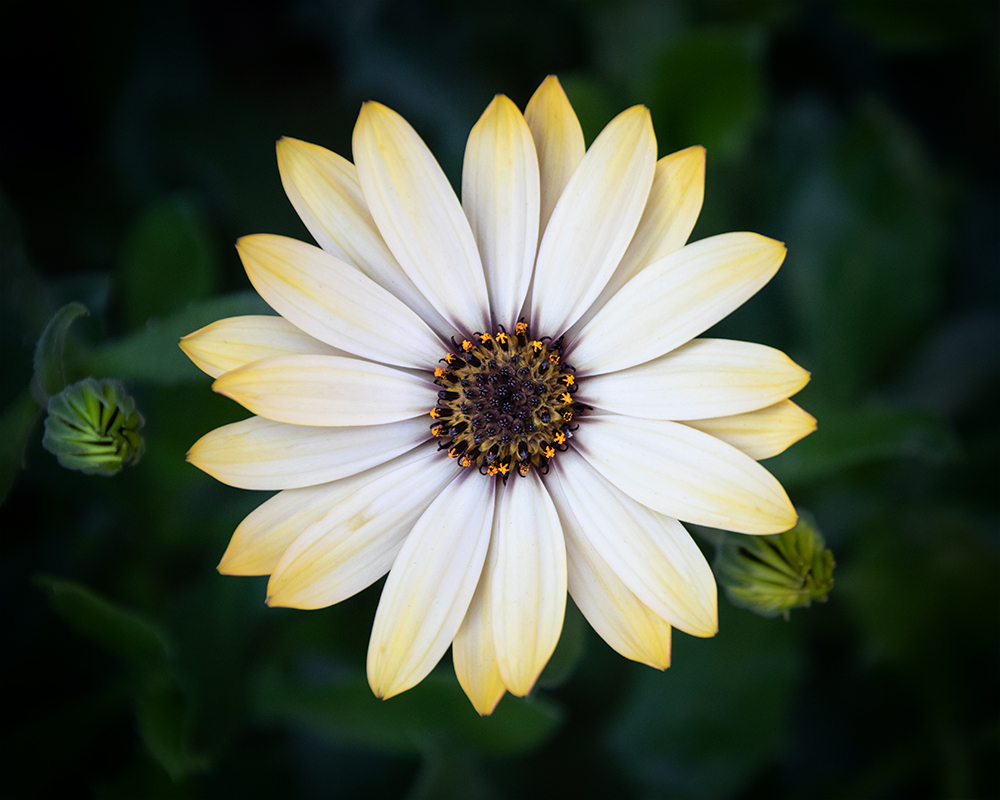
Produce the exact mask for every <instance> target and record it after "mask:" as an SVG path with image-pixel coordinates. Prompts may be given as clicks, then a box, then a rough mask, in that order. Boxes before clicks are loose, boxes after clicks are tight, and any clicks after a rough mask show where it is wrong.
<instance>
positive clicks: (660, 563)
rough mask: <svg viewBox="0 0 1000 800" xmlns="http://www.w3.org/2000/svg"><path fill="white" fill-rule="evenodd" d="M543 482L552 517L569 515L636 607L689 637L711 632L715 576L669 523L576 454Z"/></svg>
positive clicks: (676, 524) (561, 459) (688, 540)
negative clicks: (554, 506) (555, 508)
mask: <svg viewBox="0 0 1000 800" xmlns="http://www.w3.org/2000/svg"><path fill="white" fill-rule="evenodd" d="M555 467H556V468H555V470H554V471H553V472H552V473H551V479H550V480H549V483H550V484H551V485H553V487H557V488H553V490H552V497H553V499H554V500H556V501H557V502H558V503H559V504H560V513H561V514H562V515H563V516H564V517H568V516H569V513H570V512H572V514H573V516H574V517H575V519H576V520H577V522H578V528H577V529H576V533H577V534H578V536H579V537H580V538H584V539H586V541H587V542H588V543H589V544H590V545H591V546H592V547H593V548H594V550H595V551H596V552H597V554H598V555H599V556H600V557H601V558H602V559H603V560H604V561H605V562H607V564H608V566H609V567H610V568H611V569H612V570H613V571H614V573H615V574H616V575H617V576H618V577H619V578H620V579H621V581H622V583H624V584H625V586H627V587H628V589H629V590H630V591H631V592H632V593H633V594H635V596H636V597H637V598H638V599H639V601H640V602H642V603H643V604H644V605H646V606H648V607H649V608H650V609H651V610H652V611H653V612H654V613H655V614H657V615H658V616H660V617H663V619H665V620H666V621H667V622H669V623H670V624H671V625H673V626H674V627H676V628H679V629H680V630H682V631H684V632H685V633H690V634H691V635H692V636H714V635H715V632H716V630H717V628H718V616H717V614H718V612H717V607H716V595H717V592H716V588H715V578H714V577H713V576H712V570H711V568H710V567H709V566H708V562H707V561H706V560H705V557H704V556H703V555H702V553H701V550H699V549H698V546H697V545H696V544H695V543H694V540H693V539H692V538H691V536H690V535H689V534H688V532H687V531H686V530H684V526H683V525H681V524H680V523H679V522H678V521H677V520H676V519H673V518H672V517H667V516H665V515H663V514H657V513H656V512H655V511H652V510H650V509H649V508H647V507H646V506H644V505H642V504H641V503H637V502H636V501H635V500H633V499H632V498H630V497H628V496H627V495H625V494H623V493H622V492H620V491H619V490H618V489H616V488H615V487H614V486H612V485H611V483H609V482H608V481H607V480H605V479H604V478H603V477H601V476H600V475H599V474H598V473H597V472H596V471H595V470H594V469H593V468H592V467H591V466H589V465H588V464H587V463H586V462H585V461H584V460H583V459H582V458H580V456H579V455H578V454H577V453H574V452H572V451H569V452H567V453H564V454H562V455H561V456H560V457H559V459H558V460H557V461H556V464H555Z"/></svg>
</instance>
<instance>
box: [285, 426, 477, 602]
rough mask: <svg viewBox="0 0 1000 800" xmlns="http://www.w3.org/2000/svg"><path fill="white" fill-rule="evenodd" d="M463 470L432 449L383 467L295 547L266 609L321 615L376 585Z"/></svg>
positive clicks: (327, 515)
mask: <svg viewBox="0 0 1000 800" xmlns="http://www.w3.org/2000/svg"><path fill="white" fill-rule="evenodd" d="M458 469H459V468H458V467H457V466H456V464H455V462H454V461H452V460H451V459H449V458H445V457H443V456H442V454H441V453H439V452H438V451H437V448H436V447H434V446H433V444H427V445H424V446H423V447H420V448H417V449H416V450H413V451H411V453H408V454H407V455H406V456H403V457H402V458H401V459H396V460H395V461H392V462H391V463H389V464H386V465H384V466H382V467H380V468H379V469H378V471H377V473H376V474H375V475H374V476H372V477H370V478H369V480H368V481H367V482H365V483H364V484H363V485H360V486H357V487H356V488H355V490H354V492H353V493H351V494H350V495H348V496H346V497H344V498H343V499H342V500H341V502H339V503H338V504H337V505H336V506H334V507H333V508H331V509H330V511H329V513H327V514H326V515H324V516H323V517H322V518H321V519H319V520H317V521H316V522H315V523H314V524H313V525H312V526H310V527H309V529H308V530H306V531H305V532H303V534H302V535H301V536H299V537H298V538H297V539H296V540H295V542H294V543H292V545H291V546H290V547H289V548H288V550H287V551H286V552H285V554H284V556H282V558H281V561H280V562H279V564H278V565H277V567H276V568H275V570H274V572H273V574H272V575H271V580H270V582H269V583H268V585H267V595H268V597H267V603H268V605H271V606H290V607H293V608H324V607H325V606H330V605H333V604H334V603H339V602H340V601H341V600H346V599H347V598H348V597H351V596H353V595H355V594H357V593H358V592H360V591H361V590H362V589H364V588H366V587H368V586H370V585H371V584H372V583H374V582H375V581H377V580H378V579H379V578H381V577H382V576H383V575H385V574H386V573H387V572H388V571H389V567H391V566H392V562H393V560H394V559H395V558H396V555H397V554H398V553H399V550H400V548H401V547H402V546H403V541H404V540H405V539H406V536H407V534H408V533H409V532H410V530H411V529H412V528H413V525H414V524H415V523H416V521H417V519H419V518H420V515H421V514H423V512H424V511H425V510H426V509H427V507H428V506H429V505H430V504H431V501H432V500H433V499H434V498H435V497H437V495H438V494H439V493H440V491H441V490H442V489H443V488H444V487H445V486H446V485H447V484H448V483H449V482H450V481H452V480H454V479H455V476H456V475H457V473H458ZM370 472H371V471H370ZM368 474H369V473H366V475H368Z"/></svg>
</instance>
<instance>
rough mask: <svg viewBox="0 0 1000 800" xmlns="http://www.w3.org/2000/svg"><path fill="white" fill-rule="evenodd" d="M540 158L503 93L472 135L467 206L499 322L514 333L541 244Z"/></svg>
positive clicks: (464, 174) (465, 176)
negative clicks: (537, 250) (538, 247)
mask: <svg viewBox="0 0 1000 800" xmlns="http://www.w3.org/2000/svg"><path fill="white" fill-rule="evenodd" d="M538 198H539V195H538V159H537V157H536V156H535V145H534V143H533V142H532V140H531V131H530V130H528V126H527V124H526V123H525V121H524V117H522V116H521V112H520V111H518V108H517V106H515V105H514V104H513V103H512V102H511V101H510V100H509V99H508V98H506V97H504V96H503V95H502V94H498V95H497V96H496V97H495V98H494V99H493V102H492V103H490V104H489V106H488V107H487V109H486V111H485V112H483V115H482V117H480V118H479V122H477V123H476V124H475V126H474V127H473V129H472V132H471V133H470V134H469V141H468V144H467V145H466V148H465V164H464V166H463V168H462V206H463V207H464V208H465V213H466V216H467V217H468V218H469V224H470V225H471V227H472V233H473V235H474V236H475V238H476V243H477V244H478V246H479V254H480V256H481V257H482V260H483V269H484V270H485V272H486V285H487V288H488V289H489V296H490V307H491V309H492V311H493V322H494V324H496V323H500V324H503V325H505V326H507V328H510V329H513V327H514V324H515V323H516V322H517V320H518V315H519V314H520V311H521V306H522V305H523V304H524V298H525V296H526V295H527V293H528V285H529V284H530V283H531V271H532V268H533V266H534V263H535V248H536V247H537V245H538V202H539V200H538Z"/></svg>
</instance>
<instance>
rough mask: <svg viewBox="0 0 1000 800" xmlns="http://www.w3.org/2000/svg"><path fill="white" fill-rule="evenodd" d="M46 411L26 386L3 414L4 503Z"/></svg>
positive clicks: (0, 474)
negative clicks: (41, 417)
mask: <svg viewBox="0 0 1000 800" xmlns="http://www.w3.org/2000/svg"><path fill="white" fill-rule="evenodd" d="M41 413H42V410H41V409H40V408H39V407H38V403H36V402H35V399H34V398H33V397H32V396H31V392H30V391H28V390H27V389H25V390H24V391H23V392H21V395H20V396H19V397H18V398H17V400H15V401H14V402H13V403H11V404H10V405H9V406H8V407H7V408H5V409H4V412H3V415H2V416H0V504H2V503H3V502H4V500H6V499H7V493H8V492H10V487H11V486H13V485H14V478H15V476H16V475H17V473H18V471H19V470H20V469H21V465H22V464H23V462H24V450H25V448H26V447H27V446H28V441H29V440H30V438H31V433H32V431H33V430H34V429H35V424H36V423H37V422H38V417H39V416H40V415H41Z"/></svg>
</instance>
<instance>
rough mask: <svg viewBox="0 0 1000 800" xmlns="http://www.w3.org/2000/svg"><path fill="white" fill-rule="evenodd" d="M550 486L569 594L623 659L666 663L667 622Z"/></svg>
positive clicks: (658, 664)
mask: <svg viewBox="0 0 1000 800" xmlns="http://www.w3.org/2000/svg"><path fill="white" fill-rule="evenodd" d="M548 488H549V491H550V492H551V495H552V499H553V500H554V501H555V504H556V507H557V508H558V510H559V518H560V520H561V522H562V528H563V534H564V535H565V537H566V566H567V573H568V576H569V593H570V596H571V597H572V598H573V601H574V602H575V603H576V605H577V607H578V608H579V609H580V611H581V612H583V615H584V616H585V617H586V618H587V621H588V622H589V623H590V625H591V627H593V629H594V630H595V631H597V633H598V634H599V635H600V637H601V638H602V639H604V641H605V642H607V643H608V644H609V645H610V646H611V647H612V648H614V649H615V650H616V651H618V652H619V653H620V654H621V655H623V656H625V658H629V659H631V660H633V661H638V662H640V663H642V664H648V665H649V666H651V667H655V668H656V669H666V668H667V667H669V666H670V630H671V628H670V623H668V622H667V621H666V620H665V619H663V617H661V616H660V615H659V614H656V613H654V612H653V611H652V609H650V607H649V606H647V605H646V604H645V603H643V602H642V601H641V600H639V598H638V597H636V596H635V593H634V592H633V591H632V590H631V589H629V588H628V587H627V586H626V585H625V584H624V583H623V582H622V580H621V578H619V577H618V575H617V574H615V571H614V570H613V569H611V567H610V566H609V565H608V562H607V561H605V560H604V559H603V558H601V556H600V554H599V553H598V552H597V550H595V549H594V546H593V545H592V544H591V543H590V540H589V539H587V537H586V535H585V534H584V533H583V530H582V528H581V526H580V521H579V520H578V519H577V518H576V514H575V513H574V511H573V508H572V505H571V504H570V503H569V501H567V500H566V497H565V495H564V493H563V492H562V489H561V487H560V485H559V483H558V482H557V481H549V484H548Z"/></svg>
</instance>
